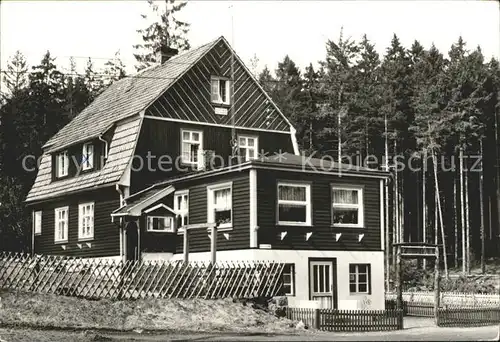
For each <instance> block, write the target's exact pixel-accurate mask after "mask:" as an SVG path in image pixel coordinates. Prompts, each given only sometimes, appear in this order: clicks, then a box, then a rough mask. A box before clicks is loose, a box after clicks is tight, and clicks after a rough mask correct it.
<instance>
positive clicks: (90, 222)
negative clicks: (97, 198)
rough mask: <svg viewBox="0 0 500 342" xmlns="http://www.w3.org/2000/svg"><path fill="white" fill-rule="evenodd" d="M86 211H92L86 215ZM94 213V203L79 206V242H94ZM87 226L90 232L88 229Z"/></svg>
mask: <svg viewBox="0 0 500 342" xmlns="http://www.w3.org/2000/svg"><path fill="white" fill-rule="evenodd" d="M84 209H92V210H91V211H90V213H88V212H86V213H85V215H84V214H83V212H84ZM94 211H95V206H94V202H86V203H80V204H78V240H92V239H93V238H94ZM84 221H85V223H84ZM87 226H88V228H89V229H88V230H87V229H86V228H87Z"/></svg>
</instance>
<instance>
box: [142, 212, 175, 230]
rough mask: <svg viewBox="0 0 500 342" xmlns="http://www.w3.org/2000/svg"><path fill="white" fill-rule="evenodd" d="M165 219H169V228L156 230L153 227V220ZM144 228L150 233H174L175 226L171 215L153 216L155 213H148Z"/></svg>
mask: <svg viewBox="0 0 500 342" xmlns="http://www.w3.org/2000/svg"><path fill="white" fill-rule="evenodd" d="M155 219H157V220H160V219H163V220H167V221H169V223H170V224H169V225H170V229H168V228H167V229H163V230H158V229H153V225H152V222H153V220H155ZM146 227H147V228H146V230H147V231H148V232H150V233H175V228H174V220H173V217H172V216H155V215H148V216H147V217H146Z"/></svg>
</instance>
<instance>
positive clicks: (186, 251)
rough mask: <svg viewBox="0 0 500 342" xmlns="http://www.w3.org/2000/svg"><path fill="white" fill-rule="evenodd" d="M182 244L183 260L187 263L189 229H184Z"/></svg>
mask: <svg viewBox="0 0 500 342" xmlns="http://www.w3.org/2000/svg"><path fill="white" fill-rule="evenodd" d="M183 239H184V246H183V252H184V262H185V263H188V262H189V229H185V230H184V237H183Z"/></svg>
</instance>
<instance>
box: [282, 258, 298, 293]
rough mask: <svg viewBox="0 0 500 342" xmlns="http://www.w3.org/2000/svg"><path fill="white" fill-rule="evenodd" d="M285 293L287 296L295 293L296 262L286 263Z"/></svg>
mask: <svg viewBox="0 0 500 342" xmlns="http://www.w3.org/2000/svg"><path fill="white" fill-rule="evenodd" d="M283 293H284V294H285V295H287V296H294V295H295V264H285V268H284V269H283Z"/></svg>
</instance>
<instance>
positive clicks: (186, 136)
mask: <svg viewBox="0 0 500 342" xmlns="http://www.w3.org/2000/svg"><path fill="white" fill-rule="evenodd" d="M181 135H182V151H181V155H182V162H183V163H185V164H192V165H197V164H198V163H199V162H201V159H202V158H201V156H202V150H203V132H201V131H191V130H184V129H183V130H181Z"/></svg>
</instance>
